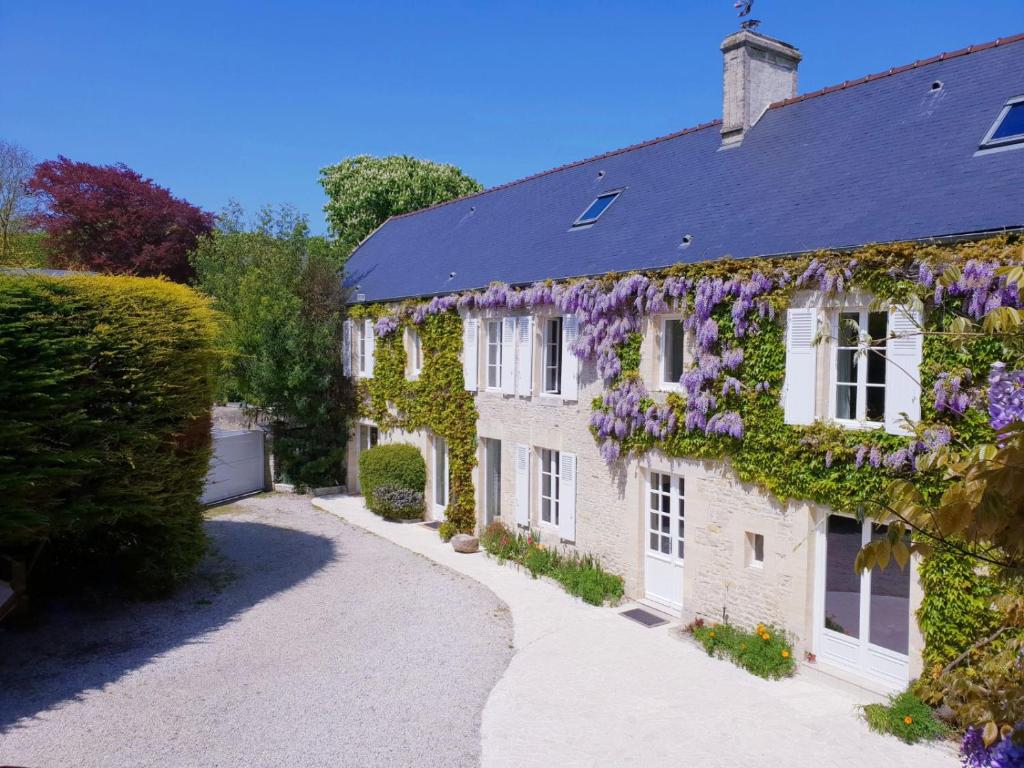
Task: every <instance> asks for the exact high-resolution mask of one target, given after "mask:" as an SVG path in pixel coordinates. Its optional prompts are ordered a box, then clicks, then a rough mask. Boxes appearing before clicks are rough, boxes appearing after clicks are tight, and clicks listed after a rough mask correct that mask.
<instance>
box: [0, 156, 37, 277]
mask: <svg viewBox="0 0 1024 768" xmlns="http://www.w3.org/2000/svg"><path fill="white" fill-rule="evenodd" d="M35 165H36V163H35V160H33V159H32V155H31V154H29V152H28V150H27V149H25V148H24V147H21V146H18V145H17V144H14V143H12V142H9V141H4V140H3V139H0V263H6V262H7V261H8V260H9V258H10V257H11V254H12V250H13V243H12V242H11V240H12V236H13V235H14V234H15V233H17V232H21V231H22V230H23V229H25V228H26V225H27V221H28V216H29V214H30V213H31V212H32V210H33V207H34V203H35V200H34V196H33V195H32V193H31V192H29V190H28V188H27V186H26V184H27V183H28V180H29V179H30V178H32V172H33V171H34V169H35Z"/></svg>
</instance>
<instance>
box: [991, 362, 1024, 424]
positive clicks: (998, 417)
mask: <svg viewBox="0 0 1024 768" xmlns="http://www.w3.org/2000/svg"><path fill="white" fill-rule="evenodd" d="M988 416H989V423H990V424H991V425H992V428H993V429H997V430H1001V429H1005V428H1006V427H1008V426H1010V425H1011V424H1013V423H1014V422H1019V421H1024V370H1021V371H1007V370H1006V366H1005V365H1004V364H1003V363H996V364H994V365H993V366H992V370H991V372H990V373H989V377H988Z"/></svg>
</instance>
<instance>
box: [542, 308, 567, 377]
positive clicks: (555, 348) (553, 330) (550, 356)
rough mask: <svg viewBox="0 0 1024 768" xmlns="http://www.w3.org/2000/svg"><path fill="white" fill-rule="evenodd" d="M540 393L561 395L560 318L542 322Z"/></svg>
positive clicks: (551, 318)
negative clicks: (542, 349)
mask: <svg viewBox="0 0 1024 768" xmlns="http://www.w3.org/2000/svg"><path fill="white" fill-rule="evenodd" d="M541 392H543V393H544V394H545V395H560V394H562V318H560V317H550V318H548V319H547V320H545V321H544V355H543V362H542V369H541Z"/></svg>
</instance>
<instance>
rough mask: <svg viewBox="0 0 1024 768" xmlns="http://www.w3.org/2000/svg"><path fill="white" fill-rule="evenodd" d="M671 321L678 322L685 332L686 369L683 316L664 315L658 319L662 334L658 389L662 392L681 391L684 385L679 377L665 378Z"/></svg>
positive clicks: (684, 348)
mask: <svg viewBox="0 0 1024 768" xmlns="http://www.w3.org/2000/svg"><path fill="white" fill-rule="evenodd" d="M670 322H678V323H679V327H680V330H682V332H683V371H685V370H686V358H687V354H686V331H685V330H684V329H683V325H682V323H683V316H682V315H663V316H662V317H661V318H660V320H659V321H658V331H659V336H660V338H659V340H658V371H657V382H658V389H659V390H661V391H662V392H681V391H682V390H683V385H682V384H680V383H679V379H676V380H674V381H669V380H668V379H666V378H665V370H666V368H667V366H668V324H669V323H670ZM680 378H682V377H680Z"/></svg>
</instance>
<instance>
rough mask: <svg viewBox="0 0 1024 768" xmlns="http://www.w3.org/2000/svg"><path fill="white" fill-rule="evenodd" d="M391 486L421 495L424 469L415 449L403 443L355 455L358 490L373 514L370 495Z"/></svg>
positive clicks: (425, 480)
mask: <svg viewBox="0 0 1024 768" xmlns="http://www.w3.org/2000/svg"><path fill="white" fill-rule="evenodd" d="M379 485H393V486H395V487H397V488H408V489H409V490H410V491H420V492H422V491H423V490H424V489H425V488H426V487H427V465H426V464H425V463H424V461H423V457H422V456H421V455H420V452H419V449H418V448H416V446H414V445H408V444H407V443H394V444H391V445H376V446H374V447H373V448H370V449H368V450H365V451H363V452H362V453H360V454H359V488H360V489H361V490H362V492H363V496H364V497H365V498H366V505H367V506H368V507H369V508H370V509H372V510H374V511H376V509H375V504H374V498H373V492H374V490H375V489H376V488H377V486H379Z"/></svg>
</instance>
